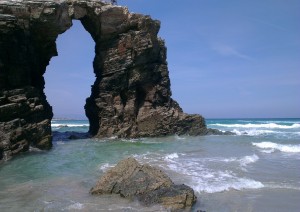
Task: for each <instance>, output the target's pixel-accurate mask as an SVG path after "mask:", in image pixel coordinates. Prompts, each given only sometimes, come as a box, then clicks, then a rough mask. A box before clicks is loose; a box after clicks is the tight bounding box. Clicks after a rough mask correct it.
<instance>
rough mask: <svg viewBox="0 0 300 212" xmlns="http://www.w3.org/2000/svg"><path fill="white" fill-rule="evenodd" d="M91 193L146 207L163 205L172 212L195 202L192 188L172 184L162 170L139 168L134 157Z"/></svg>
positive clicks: (119, 165) (98, 184)
mask: <svg viewBox="0 0 300 212" xmlns="http://www.w3.org/2000/svg"><path fill="white" fill-rule="evenodd" d="M91 194H97V195H101V194H119V195H120V196H121V197H126V198H137V199H138V200H139V201H141V202H142V203H143V204H145V205H152V204H162V205H163V206H164V207H165V208H168V209H170V210H172V211H175V210H179V209H185V208H190V207H192V206H193V204H194V203H195V202H196V200H197V197H196V196H195V194H194V191H193V189H192V188H190V187H188V186H186V185H184V184H183V185H175V184H174V183H173V182H172V180H171V179H170V178H169V177H168V176H167V175H166V174H165V173H164V172H163V171H161V170H159V169H157V168H155V167H152V166H150V165H148V164H144V165H141V164H140V163H138V162H137V161H136V160H135V159H134V158H127V159H124V160H122V161H120V162H119V163H118V164H117V165H116V166H115V167H113V168H112V169H110V170H109V171H107V172H106V173H105V174H104V175H103V176H102V177H101V178H100V179H99V181H98V182H97V185H96V186H95V187H94V188H92V189H91Z"/></svg>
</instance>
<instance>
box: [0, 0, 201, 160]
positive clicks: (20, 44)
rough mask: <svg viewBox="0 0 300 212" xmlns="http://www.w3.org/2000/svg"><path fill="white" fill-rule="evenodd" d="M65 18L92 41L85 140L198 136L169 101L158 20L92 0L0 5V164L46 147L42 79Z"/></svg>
mask: <svg viewBox="0 0 300 212" xmlns="http://www.w3.org/2000/svg"><path fill="white" fill-rule="evenodd" d="M73 19H79V20H80V21H81V23H82V24H83V26H84V28H85V29H86V30H87V31H88V32H89V33H90V34H91V36H92V37H93V39H94V41H95V59H94V62H93V65H94V73H95V75H96V80H95V83H94V85H93V86H92V92H91V96H90V97H89V98H88V99H87V100H86V105H85V110H86V115H87V117H88V119H89V121H90V130H89V132H90V134H91V135H92V136H95V137H99V138H101V137H111V136H117V137H128V138H130V137H146V136H163V135H170V134H175V133H176V134H179V135H180V134H190V135H203V134H206V125H205V120H204V118H203V117H201V116H199V115H188V114H185V113H183V111H182V109H181V108H180V106H179V105H178V104H177V102H176V101H174V100H173V99H172V98H171V89H170V78H169V71H168V66H167V62H166V47H165V44H164V41H163V40H162V39H160V38H159V37H158V36H157V33H158V31H159V28H160V22H159V21H157V20H153V19H151V18H150V17H149V16H145V15H140V14H134V13H130V12H129V11H128V9H127V8H125V7H120V6H113V5H109V4H106V3H103V2H101V1H99V0H60V1H54V0H53V1H51V0H37V1H31V0H24V1H12V0H2V1H0V160H1V159H2V158H9V157H7V156H5V155H14V154H17V153H18V152H21V151H26V150H28V147H29V146H34V147H38V148H41V149H48V148H50V147H51V137H52V136H51V128H50V127H51V126H50V122H51V119H52V116H53V114H52V108H51V106H50V105H49V104H48V102H47V100H46V96H45V94H44V85H45V82H44V77H43V75H44V73H45V71H46V67H47V65H48V64H49V61H50V59H51V58H52V57H53V56H57V51H56V44H55V41H56V38H57V36H58V35H59V34H61V33H63V32H65V31H66V30H67V29H69V28H70V27H71V25H72V20H73ZM15 120H17V121H15ZM12 122H13V123H18V124H11V123H12Z"/></svg>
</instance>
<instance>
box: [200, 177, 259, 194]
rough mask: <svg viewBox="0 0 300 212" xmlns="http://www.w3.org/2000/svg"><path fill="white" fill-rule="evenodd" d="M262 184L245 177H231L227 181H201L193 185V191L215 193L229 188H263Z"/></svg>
mask: <svg viewBox="0 0 300 212" xmlns="http://www.w3.org/2000/svg"><path fill="white" fill-rule="evenodd" d="M263 187H264V185H263V184H262V183H261V182H259V181H255V180H251V179H247V178H234V177H233V178H232V179H228V180H227V181H224V182H220V183H213V182H212V183H203V182H200V183H199V184H198V186H195V187H194V189H195V191H197V192H199V193H201V192H206V193H217V192H223V191H229V190H231V189H234V190H243V189H260V188H263Z"/></svg>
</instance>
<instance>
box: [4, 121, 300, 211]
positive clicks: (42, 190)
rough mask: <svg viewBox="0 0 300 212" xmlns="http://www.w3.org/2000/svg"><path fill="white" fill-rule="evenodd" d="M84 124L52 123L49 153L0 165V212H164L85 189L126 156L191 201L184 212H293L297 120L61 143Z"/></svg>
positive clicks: (299, 196)
mask: <svg viewBox="0 0 300 212" xmlns="http://www.w3.org/2000/svg"><path fill="white" fill-rule="evenodd" d="M88 126H89V124H88V121H86V120H53V121H52V130H53V131H54V141H53V144H54V146H53V149H52V150H50V151H41V150H37V149H34V148H31V150H30V152H29V153H24V154H22V155H20V156H18V157H16V158H14V159H13V160H10V161H7V162H4V163H3V164H1V167H0V181H1V185H0V210H1V211H74V210H79V211H108V210H109V211H164V209H163V208H161V206H152V207H144V206H142V205H140V204H139V203H138V202H137V201H134V200H133V201H132V200H128V199H124V198H121V197H118V196H117V195H112V196H111V195H106V196H91V195H90V194H89V190H90V189H91V187H93V186H94V184H95V183H96V181H97V180H98V178H99V177H100V176H101V175H102V174H103V173H104V172H105V171H107V170H108V169H109V168H110V167H113V166H114V165H116V163H117V162H118V161H119V160H121V159H124V158H126V157H130V156H131V157H134V158H136V159H137V160H138V161H139V162H141V163H149V164H150V165H153V166H156V167H158V168H160V169H162V170H163V171H165V172H166V173H167V174H168V175H169V176H170V178H171V179H172V180H173V181H174V182H175V183H177V184H186V185H188V186H191V187H192V188H193V189H194V190H195V192H196V195H197V196H198V201H197V203H196V204H195V206H194V207H193V208H192V211H197V210H205V211H298V210H299V208H300V206H299V200H300V181H299V179H300V171H299V164H300V142H299V141H300V139H299V138H300V119H208V120H207V126H208V127H209V128H216V129H219V130H222V131H231V132H234V133H236V135H222V136H214V135H211V136H196V137H192V136H178V135H174V136H168V137H159V138H139V139H117V138H107V139H91V138H89V139H78V140H69V139H68V136H69V135H70V134H72V133H70V132H72V131H76V132H82V133H84V132H87V130H88Z"/></svg>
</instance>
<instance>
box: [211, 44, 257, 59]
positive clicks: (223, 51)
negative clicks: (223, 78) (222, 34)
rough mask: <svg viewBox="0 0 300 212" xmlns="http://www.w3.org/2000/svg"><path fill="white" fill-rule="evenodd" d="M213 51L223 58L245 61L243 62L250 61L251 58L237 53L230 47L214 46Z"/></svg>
mask: <svg viewBox="0 0 300 212" xmlns="http://www.w3.org/2000/svg"><path fill="white" fill-rule="evenodd" d="M213 50H214V51H216V52H217V53H219V54H221V55H223V56H235V57H238V58H241V59H245V60H252V58H251V57H249V56H248V55H245V54H243V53H241V52H239V51H238V50H237V49H235V48H233V47H232V46H228V45H215V46H213Z"/></svg>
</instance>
